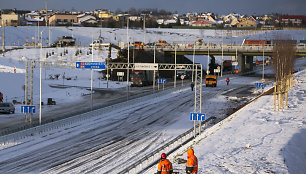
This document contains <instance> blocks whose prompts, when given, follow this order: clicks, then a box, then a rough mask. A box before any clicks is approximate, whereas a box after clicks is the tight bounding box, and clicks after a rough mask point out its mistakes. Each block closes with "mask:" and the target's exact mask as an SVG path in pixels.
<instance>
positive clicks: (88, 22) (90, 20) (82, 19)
mask: <svg viewBox="0 0 306 174" xmlns="http://www.w3.org/2000/svg"><path fill="white" fill-rule="evenodd" d="M77 18H78V23H79V24H80V25H83V26H94V25H96V24H97V23H98V21H97V19H96V17H94V16H92V15H88V14H85V13H84V14H80V15H78V16H77Z"/></svg>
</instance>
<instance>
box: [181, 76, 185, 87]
mask: <svg viewBox="0 0 306 174" xmlns="http://www.w3.org/2000/svg"><path fill="white" fill-rule="evenodd" d="M184 78H185V76H184V75H181V79H182V86H183V84H184Z"/></svg>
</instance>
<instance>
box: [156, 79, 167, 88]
mask: <svg viewBox="0 0 306 174" xmlns="http://www.w3.org/2000/svg"><path fill="white" fill-rule="evenodd" d="M160 83H162V84H163V90H164V89H165V83H166V79H157V89H158V90H159V84H160Z"/></svg>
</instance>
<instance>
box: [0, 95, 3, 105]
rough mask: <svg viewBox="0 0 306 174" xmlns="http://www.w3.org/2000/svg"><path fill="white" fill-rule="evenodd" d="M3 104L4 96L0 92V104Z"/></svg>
mask: <svg viewBox="0 0 306 174" xmlns="http://www.w3.org/2000/svg"><path fill="white" fill-rule="evenodd" d="M2 102H3V94H2V93H1V92H0V103H2Z"/></svg>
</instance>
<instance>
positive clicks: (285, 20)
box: [281, 15, 306, 26]
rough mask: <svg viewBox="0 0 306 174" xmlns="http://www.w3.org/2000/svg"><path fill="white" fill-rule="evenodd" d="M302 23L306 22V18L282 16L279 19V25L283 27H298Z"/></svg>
mask: <svg viewBox="0 0 306 174" xmlns="http://www.w3.org/2000/svg"><path fill="white" fill-rule="evenodd" d="M303 21H304V22H306V16H298V15H284V16H282V17H281V23H282V24H284V25H293V26H300V25H301V24H302V22H303Z"/></svg>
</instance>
